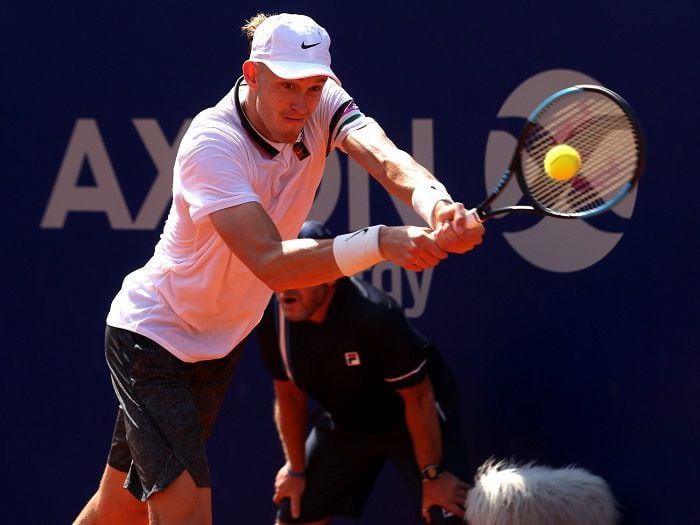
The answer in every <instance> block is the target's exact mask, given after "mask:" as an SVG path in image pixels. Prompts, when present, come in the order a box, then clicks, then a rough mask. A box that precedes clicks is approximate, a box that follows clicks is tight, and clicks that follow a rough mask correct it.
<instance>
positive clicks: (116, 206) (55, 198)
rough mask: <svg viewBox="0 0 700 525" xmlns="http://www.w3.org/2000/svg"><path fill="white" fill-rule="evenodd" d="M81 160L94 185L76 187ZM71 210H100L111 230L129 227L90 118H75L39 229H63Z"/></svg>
mask: <svg viewBox="0 0 700 525" xmlns="http://www.w3.org/2000/svg"><path fill="white" fill-rule="evenodd" d="M83 161H86V162H87V163H88V164H89V165H90V169H91V171H92V174H93V177H94V179H95V186H90V187H81V186H78V178H79V177H80V169H81V167H82V165H83ZM71 211H93V212H97V211H101V212H104V213H106V214H107V218H108V219H109V224H110V226H112V228H113V229H128V228H129V227H130V226H131V217H130V215H129V209H128V208H127V206H126V203H125V202H124V197H123V195H122V192H121V189H120V188H119V183H118V182H117V177H116V175H115V174H114V168H113V167H112V163H111V162H110V160H109V156H108V155H107V148H106V147H105V145H104V142H103V141H102V136H101V135H100V131H99V129H98V128H97V122H95V120H93V119H78V120H77V121H76V122H75V127H74V128H73V133H72V134H71V137H70V140H69V141H68V148H67V149H66V154H65V155H64V157H63V162H62V163H61V167H60V169H59V170H58V176H57V177H56V182H55V183H54V186H53V191H52V192H51V197H50V198H49V203H48V206H47V207H46V211H45V212H44V218H43V219H42V221H41V227H42V228H63V226H64V225H65V223H66V215H67V214H68V212H71Z"/></svg>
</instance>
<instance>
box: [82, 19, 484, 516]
mask: <svg viewBox="0 0 700 525" xmlns="http://www.w3.org/2000/svg"><path fill="white" fill-rule="evenodd" d="M244 31H245V32H246V34H248V35H251V36H252V39H251V51H250V56H249V59H248V60H246V61H245V62H244V64H243V76H242V77H241V78H240V79H239V80H238V81H237V82H236V83H235V86H234V87H233V89H232V90H231V91H230V92H229V93H228V94H227V95H226V96H225V97H224V98H223V99H222V100H221V101H219V103H218V104H216V106H214V107H212V108H209V109H206V110H204V111H203V112H201V113H200V114H199V115H197V116H196V118H195V119H194V120H193V122H192V124H191V126H190V128H189V130H188V131H187V132H186V133H185V136H184V137H183V139H182V141H181V143H180V146H179V150H178V153H177V158H176V161H175V167H174V172H173V202H172V206H171V209H170V212H169V215H168V219H167V221H166V224H165V227H164V230H163V233H162V235H161V238H160V241H159V242H158V244H157V245H156V247H155V252H154V254H153V256H152V258H151V259H150V260H149V261H148V262H147V263H146V264H145V265H144V266H143V267H141V268H139V269H138V270H136V271H134V272H132V273H131V274H129V275H127V276H126V278H125V279H124V282H123V284H122V288H121V290H120V291H119V292H118V293H117V295H116V297H115V298H114V300H113V302H112V306H111V309H110V311H109V314H108V316H107V329H106V336H105V354H106V359H107V363H108V366H109V370H110V374H111V378H112V383H113V386H114V389H115V392H116V395H117V398H118V400H119V410H118V414H117V419H116V425H115V429H114V434H113V437H112V446H111V448H110V451H109V455H108V458H107V466H106V468H105V471H104V474H103V477H102V480H101V482H100V485H99V488H98V490H97V492H96V493H95V495H94V496H93V497H92V499H90V501H89V502H88V503H87V505H86V507H85V508H84V509H83V511H82V512H81V514H80V515H79V517H78V518H77V523H82V524H87V523H90V524H99V523H120V524H127V523H146V522H148V521H150V523H159V524H162V525H169V524H178V525H181V524H184V523H187V524H208V523H211V519H212V518H211V480H210V476H209V468H208V464H207V456H206V452H205V442H206V439H207V438H208V436H209V434H210V432H211V428H212V425H213V423H214V421H215V420H216V416H217V413H218V411H219V407H220V405H221V401H222V399H223V397H224V392H225V391H226V388H227V386H228V384H229V381H230V380H231V377H232V374H233V371H234V369H235V367H236V363H237V362H238V359H239V356H240V350H241V348H242V346H243V342H244V340H245V338H246V336H247V335H248V334H249V333H250V331H251V330H252V329H253V327H254V326H255V325H256V324H257V323H258V321H259V320H260V318H261V316H262V313H263V311H264V309H265V306H266V305H267V303H268V301H269V299H270V294H271V290H286V289H290V288H301V287H305V286H312V285H316V284H321V283H324V282H328V281H331V280H333V279H338V278H340V277H342V276H344V275H352V274H355V273H357V272H358V271H361V270H363V269H365V268H368V267H370V266H372V265H374V264H376V263H377V262H379V261H382V260H385V259H388V260H390V261H392V262H394V263H396V264H398V265H400V266H402V267H404V268H406V269H409V270H422V269H425V268H430V267H432V266H435V265H436V264H438V263H439V262H440V260H442V259H444V258H445V257H446V256H447V253H448V252H455V253H463V252H466V251H468V250H471V249H472V248H473V247H474V246H475V245H477V244H479V243H480V242H481V237H482V235H483V230H482V229H481V228H479V229H475V230H468V229H466V227H465V226H466V211H465V209H464V206H463V205H462V204H461V203H456V202H453V201H452V199H451V198H450V196H449V194H448V193H447V191H446V190H445V188H444V186H443V185H441V184H440V183H439V182H438V181H437V180H436V179H435V177H434V176H433V175H432V174H430V173H429V172H428V171H427V170H426V169H425V168H423V167H422V166H420V165H419V164H418V163H416V162H415V161H414V160H413V159H412V158H411V157H410V156H409V155H408V154H407V153H405V152H403V151H401V150H399V149H398V148H396V146H395V145H394V144H393V143H392V142H391V141H390V140H389V139H388V138H387V137H386V135H385V133H384V132H383V131H382V128H381V127H380V126H379V125H378V124H377V123H376V122H375V121H374V120H373V119H371V118H369V117H367V116H365V115H364V114H363V113H362V112H361V111H360V109H359V108H358V107H357V105H356V104H355V103H354V102H353V100H352V98H351V97H350V95H348V93H347V92H346V91H345V90H343V88H342V87H341V84H340V80H339V79H338V77H337V76H336V75H335V73H334V72H333V70H332V69H331V67H330V66H331V57H330V51H329V47H330V38H329V36H328V33H327V32H326V30H325V29H323V28H322V27H321V26H319V25H318V24H317V23H316V22H314V21H313V20H312V19H310V18H308V17H306V16H302V15H290V14H280V15H275V16H270V17H266V16H258V17H255V18H253V19H251V20H250V21H249V23H248V24H247V25H246V26H244ZM335 148H338V149H340V150H342V151H344V152H346V153H348V154H349V155H350V156H351V157H352V158H353V159H354V160H355V161H356V162H358V163H359V164H360V165H361V166H363V167H364V168H365V169H366V170H367V171H368V172H369V173H370V174H371V175H372V176H373V177H374V178H375V179H377V180H378V181H379V182H380V183H381V184H382V185H383V186H384V187H385V188H386V189H387V190H388V191H389V192H390V193H391V194H392V195H395V196H397V197H399V198H401V199H402V200H403V201H404V202H406V203H409V204H413V206H414V208H415V209H416V211H417V212H418V213H419V214H421V216H422V217H423V218H424V220H425V221H426V223H427V224H428V225H429V226H430V228H427V227H417V226H400V227H386V226H383V225H375V226H371V227H367V228H364V229H363V230H360V231H359V232H354V233H350V234H345V235H340V236H338V237H336V238H335V239H332V240H323V241H317V240H312V239H296V237H297V234H298V232H299V229H300V228H301V225H302V223H303V222H304V220H305V219H306V216H307V214H308V212H309V210H310V208H311V205H312V203H313V199H314V195H315V192H316V189H317V188H318V185H319V183H320V180H321V176H322V174H323V169H324V165H325V159H326V157H327V155H328V154H329V152H330V151H331V150H333V149H335ZM124 488H126V490H124Z"/></svg>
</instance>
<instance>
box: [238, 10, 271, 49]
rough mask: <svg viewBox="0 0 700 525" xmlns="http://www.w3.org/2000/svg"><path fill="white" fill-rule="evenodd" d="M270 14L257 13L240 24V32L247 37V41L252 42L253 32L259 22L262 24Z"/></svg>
mask: <svg viewBox="0 0 700 525" xmlns="http://www.w3.org/2000/svg"><path fill="white" fill-rule="evenodd" d="M271 16H272V15H270V14H267V13H258V14H257V15H255V16H252V17H250V18H249V19H248V20H246V22H245V24H243V26H241V32H242V33H243V34H244V35H245V36H246V38H247V39H248V43H250V44H252V43H253V35H254V34H255V30H256V29H257V28H258V26H259V25H260V24H262V23H263V22H264V21H265V20H266V19H267V18H269V17H271Z"/></svg>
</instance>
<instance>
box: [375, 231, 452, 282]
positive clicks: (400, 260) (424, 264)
mask: <svg viewBox="0 0 700 525" xmlns="http://www.w3.org/2000/svg"><path fill="white" fill-rule="evenodd" d="M379 251H380V253H381V254H382V256H384V257H385V258H386V259H389V260H390V261H391V262H393V263H394V264H398V265H399V266H401V267H403V268H406V269H407V270H412V271H415V272H420V271H422V270H425V269H427V268H432V267H433V266H436V265H437V264H438V263H439V262H440V261H441V260H442V259H446V258H447V252H446V251H445V250H443V249H442V248H441V247H440V246H438V244H437V242H436V240H435V238H434V236H433V232H431V230H430V229H429V228H421V227H418V226H385V227H383V228H382V229H381V230H380V231H379Z"/></svg>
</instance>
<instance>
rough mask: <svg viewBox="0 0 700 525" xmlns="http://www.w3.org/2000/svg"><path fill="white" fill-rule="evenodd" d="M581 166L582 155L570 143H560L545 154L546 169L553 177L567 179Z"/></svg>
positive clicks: (560, 179)
mask: <svg viewBox="0 0 700 525" xmlns="http://www.w3.org/2000/svg"><path fill="white" fill-rule="evenodd" d="M580 167H581V155H579V154H578V151H576V150H575V149H574V148H572V147H571V146H569V145H568V144H559V145H558V146H554V147H553V148H552V149H550V150H549V151H548V152H547V154H546V155H545V156H544V171H546V172H547V175H549V176H550V177H552V178H553V179H556V180H559V181H566V180H569V179H570V178H572V177H573V176H574V175H576V172H577V171H578V169H579V168H580Z"/></svg>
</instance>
